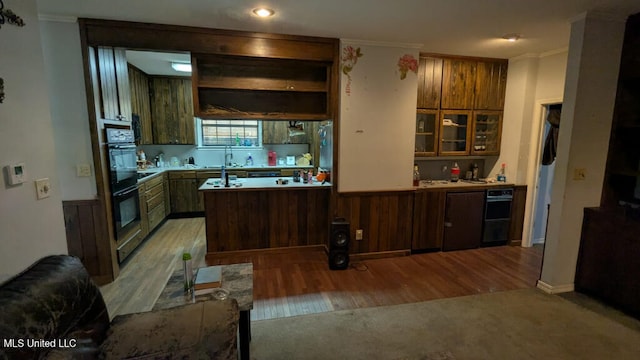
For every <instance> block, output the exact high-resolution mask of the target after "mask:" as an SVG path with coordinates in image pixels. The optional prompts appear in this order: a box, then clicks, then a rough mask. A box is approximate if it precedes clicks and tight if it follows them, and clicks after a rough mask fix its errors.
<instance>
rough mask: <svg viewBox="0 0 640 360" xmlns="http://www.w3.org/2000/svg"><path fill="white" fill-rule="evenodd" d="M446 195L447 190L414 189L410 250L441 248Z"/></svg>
mask: <svg viewBox="0 0 640 360" xmlns="http://www.w3.org/2000/svg"><path fill="white" fill-rule="evenodd" d="M446 195H447V192H446V191H444V190H418V191H416V194H415V199H414V202H413V216H414V221H413V237H412V239H411V250H413V251H434V250H442V233H443V226H444V206H445V201H446Z"/></svg>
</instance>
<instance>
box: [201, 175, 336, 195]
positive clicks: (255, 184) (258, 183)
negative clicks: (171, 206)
mask: <svg viewBox="0 0 640 360" xmlns="http://www.w3.org/2000/svg"><path fill="white" fill-rule="evenodd" d="M278 179H282V180H288V183H287V184H282V185H279V184H277V183H276V182H277V180H278ZM229 184H230V185H231V186H230V187H228V188H227V187H224V181H223V180H222V179H220V178H208V179H207V181H205V182H204V183H203V184H202V186H200V189H199V190H205V191H206V190H214V191H217V190H222V191H224V190H230V189H236V190H240V189H309V188H321V187H325V188H330V187H331V183H328V182H326V183H324V184H322V182H318V181H315V180H314V181H313V182H312V183H310V184H305V183H303V182H302V180H300V182H293V177H285V176H282V177H266V178H239V179H236V180H231V181H229Z"/></svg>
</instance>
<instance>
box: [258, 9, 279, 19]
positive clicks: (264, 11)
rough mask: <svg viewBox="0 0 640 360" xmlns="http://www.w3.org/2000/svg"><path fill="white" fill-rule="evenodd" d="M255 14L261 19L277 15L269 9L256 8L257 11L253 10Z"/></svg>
mask: <svg viewBox="0 0 640 360" xmlns="http://www.w3.org/2000/svg"><path fill="white" fill-rule="evenodd" d="M253 13H254V14H256V15H258V16H259V17H269V16H272V15H273V14H275V13H276V12H275V11H273V10H271V9H267V8H256V9H253Z"/></svg>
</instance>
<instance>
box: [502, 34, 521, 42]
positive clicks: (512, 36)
mask: <svg viewBox="0 0 640 360" xmlns="http://www.w3.org/2000/svg"><path fill="white" fill-rule="evenodd" d="M502 38H503V39H505V40H507V41H511V42H514V41H518V40H519V39H520V34H507V35H504V36H503V37H502Z"/></svg>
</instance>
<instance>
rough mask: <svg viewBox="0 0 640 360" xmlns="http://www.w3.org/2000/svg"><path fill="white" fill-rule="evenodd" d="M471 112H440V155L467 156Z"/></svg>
mask: <svg viewBox="0 0 640 360" xmlns="http://www.w3.org/2000/svg"><path fill="white" fill-rule="evenodd" d="M470 126H471V111H465V110H442V111H441V112H440V148H439V151H438V153H439V154H440V155H468V154H469V134H470Z"/></svg>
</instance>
